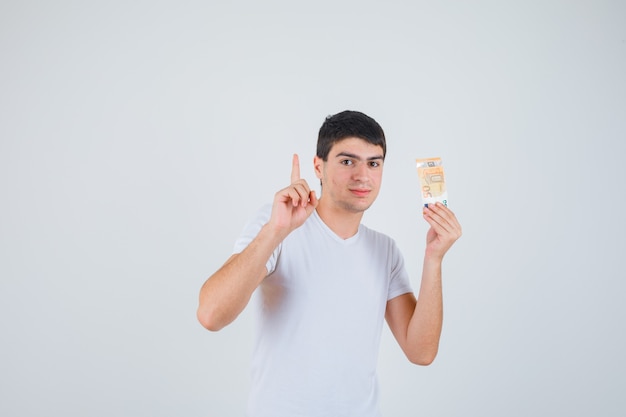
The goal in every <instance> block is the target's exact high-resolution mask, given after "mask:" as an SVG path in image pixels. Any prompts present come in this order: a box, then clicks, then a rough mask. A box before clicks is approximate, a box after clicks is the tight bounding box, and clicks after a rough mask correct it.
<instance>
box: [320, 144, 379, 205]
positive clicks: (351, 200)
mask: <svg viewBox="0 0 626 417" xmlns="http://www.w3.org/2000/svg"><path fill="white" fill-rule="evenodd" d="M314 165H315V174H316V175H317V177H318V178H319V179H320V180H322V197H323V199H322V200H326V203H325V204H328V203H330V204H332V205H333V206H334V207H335V208H338V209H343V210H347V211H350V212H354V213H357V212H363V211H365V210H367V209H368V208H369V207H370V206H371V205H372V203H373V202H374V200H376V197H377V196H378V191H379V190H380V184H381V181H382V176H383V148H382V147H381V146H378V145H372V144H371V143H369V142H367V141H365V140H363V139H359V138H355V137H349V138H346V139H343V140H341V141H339V142H337V143H335V144H334V145H333V147H332V148H331V150H330V152H329V153H328V158H327V161H323V160H322V159H321V158H319V157H317V156H316V157H315V159H314Z"/></svg>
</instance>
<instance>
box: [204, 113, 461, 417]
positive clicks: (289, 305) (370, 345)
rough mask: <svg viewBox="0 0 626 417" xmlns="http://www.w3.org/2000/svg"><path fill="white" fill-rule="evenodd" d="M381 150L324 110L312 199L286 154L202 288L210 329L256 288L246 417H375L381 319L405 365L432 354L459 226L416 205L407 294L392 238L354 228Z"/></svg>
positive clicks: (373, 186) (375, 183) (362, 124)
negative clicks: (416, 251) (417, 279)
mask: <svg viewBox="0 0 626 417" xmlns="http://www.w3.org/2000/svg"><path fill="white" fill-rule="evenodd" d="M385 154H386V143H385V135H384V133H383V130H382V128H381V127H380V125H379V124H378V123H377V122H376V121H375V120H374V119H372V118H370V117H369V116H367V115H365V114H363V113H360V112H354V111H344V112H341V113H339V114H336V115H334V116H329V117H328V118H326V120H325V122H324V124H323V125H322V127H321V128H320V131H319V137H318V143H317V155H316V156H315V158H314V160H313V167H314V169H315V174H316V176H317V178H319V179H320V181H321V187H322V188H321V189H322V196H321V197H320V198H319V199H318V197H317V195H316V194H315V191H312V190H311V189H310V187H309V186H308V184H307V183H306V181H305V180H303V179H301V178H300V165H299V160H298V157H297V155H294V158H293V163H292V171H291V184H290V185H289V186H288V187H286V188H284V189H282V190H280V191H279V192H278V193H276V195H275V196H274V201H273V204H272V205H271V206H270V205H268V206H267V207H265V208H264V209H262V210H261V211H260V212H259V213H258V214H257V216H256V217H255V219H254V220H253V221H252V222H250V223H249V225H248V226H247V227H246V229H245V231H244V232H243V234H242V236H241V237H240V238H239V240H238V241H237V243H236V244H235V250H234V253H235V254H234V255H232V256H231V257H230V258H229V259H228V260H227V261H226V263H225V264H224V266H222V267H221V268H220V269H219V270H218V271H217V272H215V274H213V275H212V276H211V277H210V278H209V279H208V280H207V281H206V282H205V284H204V285H203V286H202V289H201V291H200V305H199V308H198V319H199V321H200V323H202V325H203V326H204V327H206V328H207V329H209V330H213V331H216V330H219V329H221V328H222V327H224V326H226V325H227V324H229V323H231V322H232V321H233V320H234V319H235V318H236V317H237V315H238V314H239V313H240V312H241V311H242V310H243V309H244V308H245V306H246V305H247V304H248V301H249V300H250V297H251V296H252V294H253V292H254V291H255V290H257V289H258V295H259V297H260V304H261V309H260V318H261V320H260V329H259V332H258V336H257V341H256V345H255V349H254V355H253V359H252V387H251V393H250V400H249V405H248V416H250V417H296V416H310V417H318V416H333V417H340V416H346V417H347V416H355V417H357V416H358V417H378V416H380V412H379V409H378V392H377V390H378V387H377V377H376V363H377V358H378V349H379V342H380V335H381V331H382V325H383V321H384V319H386V321H387V323H388V325H389V327H390V329H391V331H392V333H393V335H394V337H395V338H396V340H397V341H398V343H399V345H400V346H401V347H402V350H403V351H404V353H405V354H406V356H407V357H408V359H409V360H410V361H411V362H413V363H416V364H421V365H428V364H430V363H431V362H432V361H433V360H434V358H435V356H436V354H437V350H438V346H439V337H440V334H441V326H442V314H443V305H442V293H441V263H442V260H443V257H444V255H445V253H446V252H447V251H448V249H449V248H450V246H451V245H452V244H453V243H454V242H455V241H456V240H457V239H458V238H459V237H460V236H461V226H460V225H459V223H458V221H457V220H456V217H455V215H454V214H453V213H452V211H450V210H449V209H448V208H447V207H445V206H444V205H441V204H436V205H430V206H429V207H425V208H424V209H423V216H424V219H425V220H426V221H427V222H428V224H429V225H430V229H429V231H428V233H427V236H426V239H427V245H426V251H425V255H424V262H423V272H422V280H421V285H420V290H419V294H418V297H417V299H416V297H415V296H414V295H413V292H412V290H411V286H410V284H409V278H408V276H407V272H406V270H405V267H404V260H403V257H402V255H401V254H400V251H399V250H398V248H397V246H396V245H395V243H394V241H393V240H392V239H390V238H389V237H387V236H385V235H383V234H381V233H378V232H375V231H373V230H371V229H369V228H367V227H365V226H364V225H362V224H361V218H362V217H363V213H364V212H365V210H367V209H368V208H369V207H370V206H371V204H372V203H373V202H374V200H375V199H376V196H377V195H378V191H379V189H380V185H381V180H382V173H383V163H384V160H385Z"/></svg>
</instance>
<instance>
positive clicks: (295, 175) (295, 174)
mask: <svg viewBox="0 0 626 417" xmlns="http://www.w3.org/2000/svg"><path fill="white" fill-rule="evenodd" d="M299 179H300V160H299V159H298V154H296V153H294V154H293V159H292V161H291V183H292V184H293V183H294V182H296V181H298V180H299Z"/></svg>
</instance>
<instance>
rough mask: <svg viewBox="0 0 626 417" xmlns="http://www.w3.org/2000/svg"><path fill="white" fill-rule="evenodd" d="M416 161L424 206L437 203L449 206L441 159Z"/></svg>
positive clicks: (419, 159) (420, 159)
mask: <svg viewBox="0 0 626 417" xmlns="http://www.w3.org/2000/svg"><path fill="white" fill-rule="evenodd" d="M416 161H417V175H418V176H419V179H420V187H421V194H422V203H423V204H424V206H428V205H429V204H434V203H435V202H437V201H439V202H441V203H443V204H444V205H446V206H447V205H448V191H447V190H446V177H445V175H444V172H443V164H442V163H441V158H438V157H437V158H418V159H417V160H416Z"/></svg>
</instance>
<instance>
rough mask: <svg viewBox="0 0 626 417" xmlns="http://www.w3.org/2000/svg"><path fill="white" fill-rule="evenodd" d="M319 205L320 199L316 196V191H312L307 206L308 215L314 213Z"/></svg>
mask: <svg viewBox="0 0 626 417" xmlns="http://www.w3.org/2000/svg"><path fill="white" fill-rule="evenodd" d="M317 203H318V199H317V196H316V195H315V191H311V193H310V194H309V204H308V205H307V206H306V212H307V214H311V213H313V210H315V208H316V207H317Z"/></svg>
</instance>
